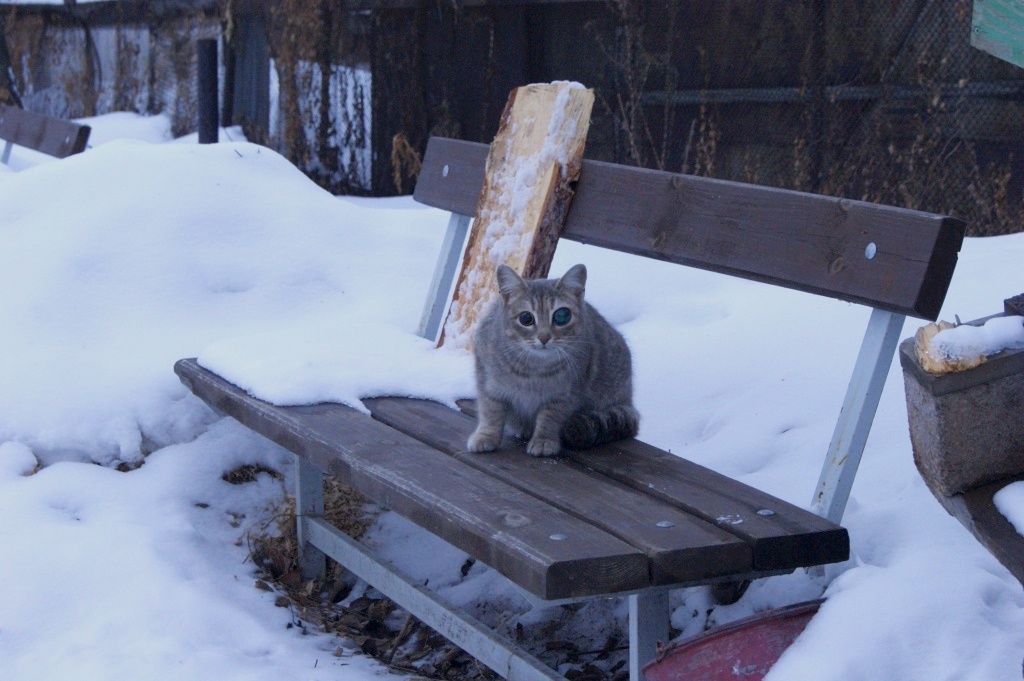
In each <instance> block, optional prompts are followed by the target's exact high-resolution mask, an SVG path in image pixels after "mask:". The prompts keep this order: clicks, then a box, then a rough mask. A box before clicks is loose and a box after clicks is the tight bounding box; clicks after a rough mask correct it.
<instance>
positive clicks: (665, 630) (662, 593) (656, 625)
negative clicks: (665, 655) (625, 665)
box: [629, 589, 671, 681]
mask: <svg viewBox="0 0 1024 681" xmlns="http://www.w3.org/2000/svg"><path fill="white" fill-rule="evenodd" d="M668 594H669V592H668V590H667V589H660V590H657V591H653V590H649V591H645V592H642V593H638V594H633V595H632V596H630V597H629V679H630V681H641V680H642V679H643V678H644V676H643V671H642V669H643V666H644V665H645V664H647V663H648V662H650V661H652V660H653V659H654V658H655V657H657V654H658V642H659V641H660V642H661V643H668V639H669V616H670V615H671V613H670V612H669V606H668Z"/></svg>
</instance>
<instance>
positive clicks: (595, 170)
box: [415, 137, 966, 523]
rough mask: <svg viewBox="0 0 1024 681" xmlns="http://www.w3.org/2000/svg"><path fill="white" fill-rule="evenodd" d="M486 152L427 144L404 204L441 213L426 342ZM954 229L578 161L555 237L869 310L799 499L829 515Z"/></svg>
mask: <svg viewBox="0 0 1024 681" xmlns="http://www.w3.org/2000/svg"><path fill="white" fill-rule="evenodd" d="M487 152H488V146H487V145H485V144H476V143H471V142H462V141H458V140H451V139H445V138H438V137H435V138H432V139H431V140H430V142H429V144H428V145H427V153H426V155H425V156H424V159H423V165H422V168H421V170H420V176H419V179H418V180H417V183H416V192H415V198H416V200H417V201H419V202H421V203H424V204H427V205H429V206H434V207H436V208H442V209H444V210H448V211H451V213H452V219H451V221H450V222H449V226H448V232H447V234H446V235H445V240H444V245H443V247H442V253H441V255H440V257H439V259H438V264H437V268H436V270H435V273H434V281H433V283H432V284H431V291H430V292H429V294H428V297H427V305H426V307H425V309H424V316H423V323H422V325H421V333H422V334H423V335H424V336H426V337H427V338H435V337H436V332H437V330H438V328H439V325H440V323H441V319H442V318H443V313H444V308H445V300H446V296H447V295H448V293H449V292H450V290H451V287H452V286H453V285H454V282H455V275H456V273H457V270H458V259H459V254H460V253H461V246H462V244H463V242H464V240H465V236H466V232H467V230H468V226H469V222H470V218H471V217H472V216H474V215H475V214H476V210H477V203H478V201H479V199H480V190H481V188H482V186H483V181H484V173H485V168H486V163H487ZM965 229H966V226H965V225H964V223H963V222H962V221H960V220H957V219H955V218H951V217H948V216H945V215H934V214H931V213H924V212H921V211H914V210H907V209H904V208H895V207H892V206H882V205H878V204H873V203H866V202H863V201H851V200H848V199H838V198H834V197H827V196H819V195H816V194H807V193H803V192H794V191H788V190H784V189H773V188H770V187H761V186H755V185H749V184H742V183H738V182H726V181H723V180H714V179H710V178H704V177H694V176H691V175H678V174H673V173H666V172H659V171H654V170H645V169H642V168H632V167H628V166H621V165H616V164H612V163H602V162H598V161H586V160H585V161H584V162H583V167H582V171H581V172H580V179H579V182H578V183H577V186H576V194H575V198H574V199H573V202H572V205H571V207H570V208H569V212H568V215H567V217H566V223H565V227H564V230H563V232H562V235H561V238H565V239H572V240H575V241H580V242H584V243H588V244H593V245H596V246H602V247H605V248H610V249H614V250H618V251H624V252H626V253H632V254H635V255H642V256H646V257H649V258H656V259H658V260H667V261H670V262H675V263H679V264H681V265H688V266H691V267H697V268H701V269H706V270H712V271H715V272H722V273H726V274H730V275H734V276H738V277H743V278H747V279H753V280H755V281H761V282H766V283H770V284H774V285H777V286H784V287H787V288H793V289H797V290H800V291H807V292H809V293H815V294H819V295H824V296H830V297H832V298H838V299H840V300H846V301H851V302H856V303H861V304H864V305H868V306H870V307H871V308H872V313H871V318H870V319H869V321H868V326H867V330H866V331H865V334H864V340H863V342H862V343H861V348H860V352H859V353H858V356H857V360H856V362H855V364H854V368H853V375H852V377H851V379H850V383H849V386H848V388H847V392H846V397H845V399H844V401H843V406H842V408H841V409H840V412H839V417H838V419H837V420H836V426H835V430H834V431H833V434H832V442H831V444H830V445H829V448H828V451H827V452H826V454H825V462H824V465H823V466H822V469H821V475H820V477H819V479H818V484H817V486H816V487H815V490H814V495H813V497H812V500H811V505H812V507H813V508H814V509H815V510H816V511H817V512H818V513H819V514H820V515H822V516H824V517H826V518H828V519H829V520H831V521H833V522H836V523H838V522H839V521H840V520H841V519H842V515H843V511H844V509H845V508H846V502H847V499H848V498H849V495H850V490H851V489H852V487H853V480H854V477H855V476H856V473H857V468H858V466H859V465H860V460H861V456H862V455H863V452H864V447H865V445H866V443H867V437H868V433H869V432H870V430H871V423H872V421H873V420H874V416H875V411H876V409H877V407H878V402H879V399H880V398H881V394H882V389H883V388H884V386H885V379H886V376H887V375H888V373H889V366H890V365H891V364H892V359H893V356H894V354H895V351H896V346H897V344H898V342H899V339H900V334H901V332H902V330H903V322H904V320H905V318H906V316H908V315H909V316H914V317H920V318H924V319H929V320H934V319H936V318H937V317H938V314H939V310H940V308H941V307H942V302H943V300H944V299H945V297H946V291H947V290H948V288H949V283H950V280H951V279H952V276H953V270H954V268H955V267H956V261H957V254H958V252H959V251H960V247H961V245H962V244H963V239H964V233H965Z"/></svg>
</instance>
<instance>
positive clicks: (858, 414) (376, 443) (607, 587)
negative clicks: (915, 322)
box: [175, 138, 964, 680]
mask: <svg viewBox="0 0 1024 681" xmlns="http://www.w3.org/2000/svg"><path fill="white" fill-rule="evenodd" d="M487 151H488V147H487V146H486V145H483V144H474V143H467V142H461V141H456V140H450V139H443V138H434V139H432V140H431V141H430V143H429V146H428V148H427V152H426V155H425V157H424V162H423V167H422V171H421V174H420V178H419V181H418V184H417V187H416V193H415V198H416V199H417V200H418V201H420V202H422V203H425V204H427V205H430V206H434V207H437V208H442V209H444V210H448V211H451V212H452V217H451V220H450V223H449V228H448V233H447V235H446V237H445V246H444V251H443V252H442V254H441V257H440V259H439V262H438V267H437V274H436V275H435V277H434V284H433V291H432V292H431V294H430V296H431V299H430V301H431V302H428V304H427V312H426V314H425V320H426V321H425V324H424V329H423V333H424V335H425V336H427V337H430V338H435V337H436V336H437V334H438V326H439V324H440V317H441V315H440V314H437V308H438V307H439V306H441V303H440V301H443V300H444V299H445V296H446V295H447V294H448V291H449V290H450V287H451V284H452V281H453V277H454V276H455V270H456V267H455V265H454V263H456V262H457V261H458V257H459V251H460V249H461V246H462V243H463V242H464V240H465V234H466V229H467V228H468V225H469V222H470V219H471V216H472V215H473V214H474V212H475V211H476V209H477V201H478V197H479V196H480V190H481V184H482V182H483V177H484V164H485V158H486V156H487ZM963 235H964V225H963V224H962V223H961V222H959V221H957V220H954V219H952V218H948V217H944V216H940V215H931V214H926V213H921V212H916V211H910V210H904V209H900V208H890V207H885V206H878V205H872V204H867V203H861V202H857V201H847V200H843V199H836V198H827V197H823V196H815V195H809V194H803V193H797V192H791V191H783V190H777V189H770V188H765V187H757V186H750V185H744V184H737V183H732V182H723V181H718V180H713V179H707V178H699V177H691V176H685V175H675V174H671V173H665V172H656V171H650V170H643V169H638V168H631V167H625V166H620V165H614V164H609V163H600V162H595V161H585V162H584V164H583V169H582V173H581V176H580V180H579V182H578V186H577V187H576V197H575V199H574V201H573V203H572V206H571V208H570V210H569V213H568V216H567V218H566V223H565V228H564V232H563V233H562V238H565V239H572V240H575V241H581V242H585V243H588V244H594V245H597V246H602V247H605V248H611V249H615V250H619V251H625V252H627V253H632V254H634V255H637V256H642V257H650V258H655V259H657V260H663V261H670V262H675V263H679V264H680V265H688V266H692V267H698V268H702V269H707V270H713V271H717V272H723V273H726V274H731V275H735V276H739V277H745V278H749V279H754V280H757V281H761V282H765V283H767V284H774V285H779V286H785V287H789V288H794V289H799V290H802V291H807V292H810V293H816V294H821V295H825V296H830V297H833V298H838V299H840V300H844V301H852V302H855V303H860V304H864V305H868V306H870V307H871V308H873V312H872V315H871V319H870V321H869V324H868V329H867V332H866V335H865V339H864V343H863V345H862V348H861V351H860V355H859V357H858V358H857V360H856V365H855V368H854V374H853V378H852V380H851V383H850V386H849V390H848V394H847V397H846V401H845V403H844V405H843V408H842V412H841V414H840V418H839V421H838V423H837V425H836V430H835V435H834V438H833V442H832V444H831V446H830V447H829V449H828V451H827V453H826V457H825V458H826V461H825V465H824V467H823V470H822V474H821V479H820V481H819V483H818V486H817V489H816V490H814V494H813V507H814V508H815V509H816V511H817V513H815V512H810V511H808V510H805V509H803V508H799V507H797V506H795V505H793V504H791V503H787V502H785V501H782V500H780V499H777V498H775V497H773V496H771V495H769V494H766V493H764V492H761V491H759V490H757V489H753V488H751V487H749V486H747V485H744V484H741V483H739V482H737V481H735V480H732V479H730V478H728V477H726V476H723V475H720V474H718V473H715V472H713V471H711V470H708V469H706V468H704V467H702V466H699V465H697V464H695V463H693V462H690V461H687V460H685V459H683V458H680V457H678V456H675V455H672V454H669V453H667V452H664V451H661V450H659V449H657V448H655V447H652V446H650V445H648V444H645V443H643V442H641V441H639V440H626V441H621V442H616V443H613V444H609V445H606V446H603V447H599V448H596V449H593V450H589V451H578V452H572V451H571V452H566V453H565V455H564V456H562V457H560V458H557V459H553V460H548V459H545V460H539V459H536V458H533V457H530V456H528V455H527V454H526V453H525V451H524V450H523V447H522V445H521V444H519V445H510V446H506V447H504V448H503V449H501V450H500V451H498V452H496V453H493V454H486V455H481V454H471V453H468V452H466V451H465V443H466V439H467V436H468V435H469V433H470V432H471V431H472V429H473V425H474V419H473V418H472V416H471V413H472V411H473V405H472V403H464V404H462V405H461V406H462V411H456V410H452V409H449V408H447V407H445V406H443V405H439V404H435V403H431V402H426V401H420V400H412V399H398V398H378V399H369V400H366V401H365V404H366V406H367V407H368V408H369V410H370V412H371V414H372V417H370V416H367V415H365V414H362V413H359V412H357V411H356V410H354V409H351V408H349V407H345V406H341V405H337V404H319V405H315V406H306V407H278V406H274V405H271V404H267V403H265V402H262V401H260V400H257V399H254V398H253V397H251V396H249V395H247V394H246V393H245V392H244V391H242V390H240V389H239V388H237V387H236V386H234V385H231V384H230V383H228V382H226V381H225V380H223V379H222V378H220V377H218V376H216V375H215V374H212V373H211V372H209V371H206V370H204V369H203V368H202V367H200V366H199V365H198V364H197V362H196V361H195V360H181V361H179V362H178V363H177V364H176V366H175V371H176V372H177V373H178V375H179V376H180V377H181V379H182V381H183V382H184V383H185V385H186V386H188V387H189V388H190V389H191V390H192V391H193V392H194V393H195V394H196V395H198V396H199V397H201V398H202V399H203V400H204V401H206V402H207V403H208V404H210V405H211V406H213V407H214V408H215V409H217V410H219V411H221V412H223V413H226V414H228V415H230V416H232V417H234V418H236V419H238V420H239V421H240V422H241V423H243V424H244V425H246V426H247V427H249V428H251V429H253V430H255V431H256V432H258V433H261V434H262V435H264V436H266V437H268V438H270V439H271V440H273V441H275V442H277V443H278V444H280V445H282V446H284V447H286V448H287V449H289V450H291V451H292V452H294V453H295V454H296V455H297V459H296V461H297V470H298V482H297V490H296V496H297V504H298V509H299V513H300V518H299V521H298V525H299V537H300V544H301V545H302V546H303V554H302V561H303V567H304V569H305V570H306V572H307V574H308V575H314V574H316V573H318V572H319V571H321V570H322V569H323V560H324V558H323V556H324V554H327V555H328V556H331V557H332V558H334V559H335V560H337V561H339V562H340V563H341V564H342V565H344V566H345V567H347V568H348V569H350V570H351V571H352V572H354V573H355V574H357V575H359V576H360V577H362V578H364V579H365V580H367V581H368V582H369V583H370V584H372V585H374V586H375V587H376V588H377V589H379V590H380V591H382V592H383V593H384V594H386V595H387V596H388V597H390V598H391V599H392V600H394V601H395V602H397V603H398V604H400V605H402V606H403V607H405V608H406V609H407V610H409V611H411V612H412V613H413V614H415V615H416V616H418V617H420V618H421V619H422V620H424V621H425V622H426V624H428V625H430V626H432V627H434V628H435V629H437V630H438V631H439V632H440V633H442V634H444V635H445V636H447V637H448V638H449V639H451V640H452V641H453V642H455V643H456V644H457V645H459V646H460V647H462V648H463V649H464V650H466V651H467V652H469V653H470V654H472V655H473V656H475V657H476V658H477V659H479V660H480V661H481V662H483V663H485V664H487V665H488V666H489V667H491V668H492V669H494V670H495V671H497V672H498V673H499V674H501V675H502V676H504V677H506V678H514V679H552V678H561V677H559V676H558V675H557V674H556V673H555V672H554V671H553V670H551V669H549V668H547V667H546V666H544V665H543V664H542V663H540V662H538V661H537V660H536V659H534V658H533V657H531V656H530V655H529V654H527V653H525V652H523V651H522V650H519V649H518V648H517V647H516V646H515V645H513V644H511V643H509V642H507V641H504V640H502V639H500V638H499V637H497V636H496V635H495V634H494V633H493V632H492V631H491V630H490V629H488V628H486V627H484V626H482V625H480V624H479V623H478V622H476V621H475V620H473V619H472V618H470V617H468V616H466V615H464V614H462V613H459V612H457V611H455V610H453V609H452V608H449V607H448V606H447V605H445V604H444V603H442V602H441V601H440V600H439V599H438V597H437V596H436V595H434V594H432V593H430V592H428V591H426V590H425V589H423V588H422V587H419V586H417V585H415V584H414V583H413V582H412V581H411V579H410V578H409V577H408V576H405V575H402V574H400V573H398V572H397V571H396V570H394V569H393V568H392V567H391V566H389V565H387V564H384V563H383V562H382V561H380V560H379V559H377V558H376V557H374V556H373V554H372V552H371V551H369V550H368V549H367V548H365V547H363V546H361V545H360V544H358V543H356V542H354V541H352V540H351V539H349V538H348V537H346V536H345V535H344V534H342V533H341V532H339V531H338V530H336V529H335V528H333V527H331V526H330V525H329V524H328V523H326V522H325V521H324V520H323V519H322V517H320V514H321V513H322V474H328V475H332V476H335V477H337V478H339V479H340V480H342V481H344V482H346V483H348V484H350V485H352V486H353V487H355V488H356V489H357V490H359V491H360V492H362V493H363V494H365V495H366V496H368V497H369V498H371V499H373V500H375V501H377V502H379V503H381V504H384V505H385V506H387V507H389V508H391V509H393V510H394V511H396V512H398V513H400V514H402V515H404V516H405V517H407V518H409V519H411V520H412V521H414V522H416V523H417V524H419V525H420V526H422V527H424V528H426V529H427V530H429V531H431V532H433V533H434V534H436V535H438V536H439V537H441V538H443V539H445V540H446V541H448V542H450V543H451V544H453V545H454V546H456V547H458V548H460V549H462V550H463V551H465V552H466V553H468V554H470V555H472V556H473V557H475V558H477V559H479V560H481V561H482V562H484V563H486V564H487V565H489V566H491V567H492V568H494V569H495V570H497V571H498V572H500V573H501V574H503V575H504V576H506V577H507V578H508V579H509V580H511V581H512V582H513V583H515V584H517V585H518V586H520V587H521V588H522V589H523V590H525V591H526V592H528V593H529V594H532V596H533V597H535V598H537V599H540V600H542V601H545V602H549V603H550V602H561V601H572V600H579V599H587V598H595V597H608V596H612V595H626V596H628V598H629V605H630V624H629V632H630V674H631V678H632V679H634V680H636V679H639V678H640V676H641V672H640V669H641V666H642V665H643V664H644V663H645V662H647V661H648V660H651V659H653V657H654V655H655V648H656V642H657V641H658V640H662V641H664V640H666V639H667V638H668V631H669V626H668V616H669V607H668V592H669V590H671V589H673V588H678V587H681V586H687V585H698V584H716V583H723V582H726V583H736V582H740V581H742V580H749V579H754V578H757V577H762V576H766V575H774V574H779V573H786V572H791V571H793V570H795V569H797V568H801V567H809V566H816V565H822V564H827V563H832V562H837V561H843V560H846V559H847V558H848V556H849V538H848V535H847V532H846V530H845V529H843V528H842V527H840V526H839V525H838V524H837V523H838V522H839V520H840V518H841V516H842V512H843V508H844V506H845V503H846V499H847V496H848V495H849V491H850V486H851V485H852V482H853V475H854V473H855V471H856V467H857V464H858V462H859V459H860V456H861V452H862V451H863V447H864V443H865V440H866V438H867V432H868V429H869V428H870V424H871V420H872V418H873V415H874V411H875V407H876V406H877V403H878V399H879V396H880V394H881V390H882V385H883V383H884V381H885V377H886V374H887V373H888V369H889V366H890V364H891V362H892V358H893V354H894V351H895V348H896V344H897V341H898V340H899V333H900V331H901V328H902V323H903V320H904V316H905V315H914V316H917V317H922V318H925V319H934V318H935V317H936V316H937V314H938V311H939V308H940V306H941V304H942V301H943V298H944V297H945V293H946V289H947V287H948V284H949V280H950V277H951V275H952V273H953V269H954V267H955V264H956V260H957V253H958V251H959V248H960V245H961V243H962V239H963Z"/></svg>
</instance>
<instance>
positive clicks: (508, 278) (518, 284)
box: [496, 265, 526, 302]
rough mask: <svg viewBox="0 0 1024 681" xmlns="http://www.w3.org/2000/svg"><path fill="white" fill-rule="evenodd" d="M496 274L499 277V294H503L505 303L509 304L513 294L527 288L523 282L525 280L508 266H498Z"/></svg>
mask: <svg viewBox="0 0 1024 681" xmlns="http://www.w3.org/2000/svg"><path fill="white" fill-rule="evenodd" d="M496 274H497V277H498V293H500V294H501V298H502V300H504V301H505V302H508V299H509V298H510V297H512V294H514V293H516V292H517V291H522V290H523V289H525V288H526V282H524V281H523V278H522V277H520V276H519V274H517V273H516V271H515V270H514V269H512V268H511V267H509V266H508V265H498V269H497V271H496Z"/></svg>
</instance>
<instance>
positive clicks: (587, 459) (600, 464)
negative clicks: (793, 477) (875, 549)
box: [459, 400, 850, 570]
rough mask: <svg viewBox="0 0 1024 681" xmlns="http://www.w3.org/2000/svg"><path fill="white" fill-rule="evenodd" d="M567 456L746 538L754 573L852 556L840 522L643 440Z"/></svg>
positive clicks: (467, 406)
mask: <svg viewBox="0 0 1024 681" xmlns="http://www.w3.org/2000/svg"><path fill="white" fill-rule="evenodd" d="M459 407H460V408H462V409H463V411H465V412H467V414H475V413H476V404H475V402H473V401H472V400H462V401H460V402H459ZM565 455H566V456H567V457H568V458H569V459H571V460H572V461H575V462H576V463H578V464H580V465H582V466H585V467H587V468H590V469H591V470H593V471H595V472H597V473H600V474H601V475H604V476H607V477H609V478H611V479H613V480H616V481H618V482H620V483H622V484H624V485H627V486H629V487H632V488H634V489H636V490H638V491H640V492H643V493H644V494H646V495H650V496H652V497H654V498H657V499H660V500H663V501H665V502H667V503H670V504H672V505H675V506H677V507H678V508H680V509H682V510H684V511H686V512H687V513H690V514H693V515H694V516H697V517H698V518H701V519H702V520H705V521H706V522H708V523H711V524H713V525H716V526H718V527H719V528H720V529H722V530H724V531H726V532H729V533H730V534H733V535H735V536H737V537H739V538H741V539H743V540H744V541H745V542H747V543H748V544H750V546H751V550H752V551H753V560H754V562H753V567H754V569H755V570H792V569H795V568H798V567H806V566H810V565H823V564H826V563H836V562H839V561H843V560H846V559H847V558H849V553H850V539H849V535H848V533H847V531H846V530H845V529H843V528H842V527H840V526H839V525H836V524H835V523H832V522H830V521H828V520H826V519H824V518H821V517H819V516H817V515H815V514H814V513H812V512H810V511H808V510H806V509H803V508H799V507H797V506H794V505H793V504H790V503H787V502H785V501H783V500H781V499H778V498H776V497H774V496H772V495H770V494H766V493H765V492H762V491H760V490H758V489H755V488H753V487H750V486H749V485H744V484H743V483H741V482H739V481H737V480H733V479H732V478H729V477H726V476H724V475H721V474H720V473H716V472H714V471H712V470H710V469H708V468H705V467H703V466H701V465H699V464H696V463H693V462H692V461H688V460H686V459H683V458H681V457H678V456H675V455H673V454H669V453H668V452H664V451H662V450H660V449H658V448H657V447H652V446H651V445H649V444H646V443H644V442H641V441H640V440H635V439H629V440H620V441H618V442H613V443H611V444H608V445H605V446H603V447H596V448H594V449H589V450H586V451H571V450H570V451H566V452H565Z"/></svg>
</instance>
